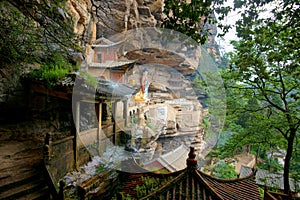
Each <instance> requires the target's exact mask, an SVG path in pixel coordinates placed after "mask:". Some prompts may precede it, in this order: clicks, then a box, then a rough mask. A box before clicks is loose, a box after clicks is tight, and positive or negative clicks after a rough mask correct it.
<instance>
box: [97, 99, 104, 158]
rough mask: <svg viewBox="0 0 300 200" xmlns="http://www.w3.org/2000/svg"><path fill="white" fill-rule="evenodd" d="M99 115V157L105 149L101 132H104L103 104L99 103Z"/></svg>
mask: <svg viewBox="0 0 300 200" xmlns="http://www.w3.org/2000/svg"><path fill="white" fill-rule="evenodd" d="M96 109H97V113H98V127H97V128H98V130H97V131H98V134H97V140H98V153H99V155H101V154H102V150H103V148H102V147H101V143H102V136H101V132H102V103H98V104H97V107H96Z"/></svg>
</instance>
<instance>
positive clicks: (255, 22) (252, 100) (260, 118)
mask: <svg viewBox="0 0 300 200" xmlns="http://www.w3.org/2000/svg"><path fill="white" fill-rule="evenodd" d="M248 3H249V2H248ZM257 3H258V2H256V1H255V2H254V3H253V2H252V3H250V4H249V6H250V7H249V10H250V11H252V12H253V13H251V12H248V11H247V12H245V14H243V17H244V16H248V17H249V18H248V21H247V24H245V23H246V21H243V20H246V18H242V19H241V20H240V21H238V24H237V28H238V29H237V30H238V33H239V36H240V37H241V39H240V40H239V41H236V42H234V43H233V45H234V47H235V51H234V52H233V53H231V54H230V62H231V64H230V67H229V69H228V71H226V72H225V73H224V76H223V77H224V79H225V80H226V87H227V89H228V90H227V91H228V94H229V95H230V97H231V99H229V101H228V105H229V106H228V114H229V115H231V116H232V117H231V123H237V124H239V125H241V127H242V128H243V129H242V130H240V131H239V132H238V133H237V134H234V135H233V137H232V138H233V139H232V140H231V141H234V142H232V145H231V146H233V145H234V143H235V142H237V144H241V143H243V144H248V145H249V144H251V145H258V146H265V147H268V148H270V149H272V148H273V149H274V148H278V147H279V148H281V149H285V150H286V155H285V164H284V185H285V186H284V187H285V193H288V190H289V188H290V186H289V181H288V179H289V176H290V166H291V161H292V160H293V157H294V156H295V155H293V150H294V149H295V145H296V142H295V141H296V140H295V138H296V137H297V136H299V126H300V116H299V108H300V103H299V98H300V96H299V95H300V92H299V91H300V88H299V87H300V84H299V73H300V72H299V69H300V67H299V63H300V58H299V56H298V55H299V48H298V47H297V46H299V39H298V38H299V31H297V28H296V27H295V25H296V26H298V25H299V23H297V22H295V23H296V24H293V25H292V26H288V24H289V23H290V22H291V21H293V20H294V18H293V16H290V14H295V13H294V10H293V11H291V13H288V12H286V11H283V9H284V8H286V7H290V6H289V5H286V4H284V3H283V2H278V4H275V5H274V7H275V8H274V9H272V14H273V15H274V16H275V17H277V20H274V19H272V18H266V19H263V18H260V17H259V13H260V12H261V9H262V8H261V7H260V4H259V5H256V4H257ZM255 5H256V6H258V7H257V8H254V7H253V6H255ZM280 5H281V6H282V7H281V8H280V7H279V6H280ZM291 6H295V5H291ZM251 9H252V10H251ZM295 9H296V8H295ZM298 9H299V8H298ZM282 13H284V15H282ZM250 14H251V15H250ZM279 16H280V17H279ZM278 17H279V18H278ZM243 26H245V27H243ZM233 116H235V117H233ZM235 145H236V144H235Z"/></svg>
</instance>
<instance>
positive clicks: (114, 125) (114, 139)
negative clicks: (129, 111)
mask: <svg viewBox="0 0 300 200" xmlns="http://www.w3.org/2000/svg"><path fill="white" fill-rule="evenodd" d="M117 105H118V102H117V101H115V102H113V104H112V120H113V144H114V145H116V143H117Z"/></svg>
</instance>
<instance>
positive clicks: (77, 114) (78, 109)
mask: <svg viewBox="0 0 300 200" xmlns="http://www.w3.org/2000/svg"><path fill="white" fill-rule="evenodd" d="M75 128H76V134H75V137H74V138H75V141H74V142H75V145H74V146H75V151H74V154H75V155H74V156H75V168H76V169H77V170H78V169H79V165H78V164H79V163H78V156H79V155H78V143H79V142H78V141H79V132H80V101H77V102H76V114H75Z"/></svg>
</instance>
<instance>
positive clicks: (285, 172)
mask: <svg viewBox="0 0 300 200" xmlns="http://www.w3.org/2000/svg"><path fill="white" fill-rule="evenodd" d="M290 131H291V132H290V137H288V147H287V151H286V155H285V160H284V168H283V183H284V193H285V194H289V191H290V182H289V177H290V174H289V173H290V164H291V158H292V154H293V144H294V138H295V135H296V129H290Z"/></svg>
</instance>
